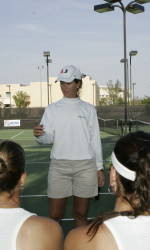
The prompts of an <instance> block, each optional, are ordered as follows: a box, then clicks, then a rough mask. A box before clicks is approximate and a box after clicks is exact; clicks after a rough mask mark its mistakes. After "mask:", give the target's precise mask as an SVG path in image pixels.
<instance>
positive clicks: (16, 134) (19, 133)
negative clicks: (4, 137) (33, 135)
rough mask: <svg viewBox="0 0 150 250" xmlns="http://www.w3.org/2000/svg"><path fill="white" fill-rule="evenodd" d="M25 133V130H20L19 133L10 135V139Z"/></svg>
mask: <svg viewBox="0 0 150 250" xmlns="http://www.w3.org/2000/svg"><path fill="white" fill-rule="evenodd" d="M23 133H24V130H23V131H21V132H19V133H18V134H16V135H14V136H12V137H10V139H14V138H15V137H17V136H19V135H21V134H23Z"/></svg>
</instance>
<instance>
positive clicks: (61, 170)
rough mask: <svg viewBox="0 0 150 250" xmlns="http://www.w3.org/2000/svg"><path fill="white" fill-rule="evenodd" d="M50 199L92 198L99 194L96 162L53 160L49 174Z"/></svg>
mask: <svg viewBox="0 0 150 250" xmlns="http://www.w3.org/2000/svg"><path fill="white" fill-rule="evenodd" d="M47 193H48V197H49V198H54V199H59V198H65V197H69V196H72V195H73V196H77V197H81V198H90V197H94V196H96V195H97V194H98V177H97V169H96V163H95V160H93V159H92V160H53V159H52V160H51V163H50V168H49V173H48V191H47Z"/></svg>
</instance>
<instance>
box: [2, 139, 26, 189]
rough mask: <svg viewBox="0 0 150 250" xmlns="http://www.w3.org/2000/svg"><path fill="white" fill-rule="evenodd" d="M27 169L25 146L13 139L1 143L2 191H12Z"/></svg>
mask: <svg viewBox="0 0 150 250" xmlns="http://www.w3.org/2000/svg"><path fill="white" fill-rule="evenodd" d="M24 170H25V155H24V150H23V148H22V147H21V146H20V145H19V144H17V143H15V142H13V141H8V140H6V141H2V142H1V143H0V193H1V192H4V191H5V192H9V193H10V192H11V191H12V190H13V189H14V188H15V187H16V185H17V183H18V181H19V180H20V177H21V175H22V174H23V173H24Z"/></svg>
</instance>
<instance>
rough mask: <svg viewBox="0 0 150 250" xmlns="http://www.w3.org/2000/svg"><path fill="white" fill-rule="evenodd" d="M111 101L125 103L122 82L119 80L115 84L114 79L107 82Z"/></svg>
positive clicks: (112, 102)
mask: <svg viewBox="0 0 150 250" xmlns="http://www.w3.org/2000/svg"><path fill="white" fill-rule="evenodd" d="M107 87H108V94H109V102H110V103H111V104H122V103H123V97H122V96H123V95H122V94H123V90H122V88H121V83H120V81H119V80H117V81H116V82H115V83H114V84H113V83H112V81H109V82H108V84H107Z"/></svg>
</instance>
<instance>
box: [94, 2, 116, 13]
mask: <svg viewBox="0 0 150 250" xmlns="http://www.w3.org/2000/svg"><path fill="white" fill-rule="evenodd" d="M113 10H114V7H113V6H111V5H110V4H108V3H106V4H98V5H95V6H94V11H96V12H98V13H103V12H108V11H113Z"/></svg>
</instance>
